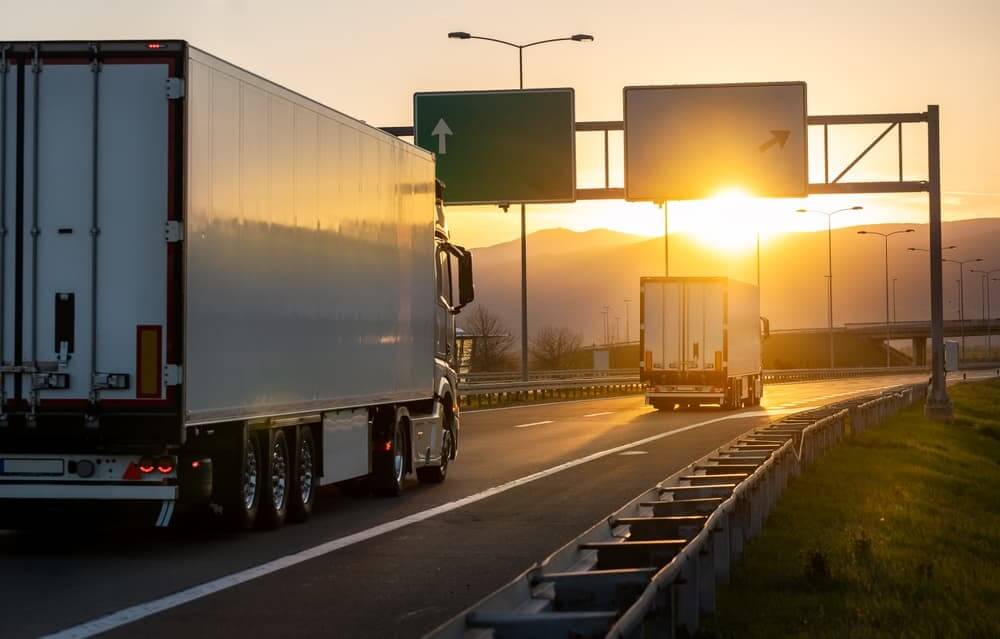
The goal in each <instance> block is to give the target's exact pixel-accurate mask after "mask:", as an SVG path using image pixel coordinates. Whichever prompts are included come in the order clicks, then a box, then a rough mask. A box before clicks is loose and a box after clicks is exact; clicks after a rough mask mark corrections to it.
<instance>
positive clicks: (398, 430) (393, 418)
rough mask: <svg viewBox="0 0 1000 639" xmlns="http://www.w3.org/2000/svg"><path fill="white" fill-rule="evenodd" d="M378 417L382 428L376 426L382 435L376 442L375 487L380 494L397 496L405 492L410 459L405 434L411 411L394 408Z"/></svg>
mask: <svg viewBox="0 0 1000 639" xmlns="http://www.w3.org/2000/svg"><path fill="white" fill-rule="evenodd" d="M379 417H381V421H382V422H383V423H382V427H381V428H377V429H376V432H377V433H380V434H381V436H380V437H379V438H378V439H377V441H376V444H377V445H376V448H375V459H374V460H373V462H372V467H373V471H374V472H373V473H372V475H373V476H372V489H373V490H374V492H375V494H376V495H378V496H380V497H398V496H399V494H400V493H401V492H402V491H403V478H405V477H406V471H407V468H409V461H410V459H409V455H408V454H407V449H408V446H409V440H408V439H407V436H406V421H407V419H406V418H407V417H409V413H407V411H406V409H405V408H398V409H396V410H395V411H391V410H383V411H380V413H379V415H378V416H376V419H379ZM379 444H381V445H379Z"/></svg>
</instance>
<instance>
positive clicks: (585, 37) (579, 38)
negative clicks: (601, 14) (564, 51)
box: [569, 33, 594, 42]
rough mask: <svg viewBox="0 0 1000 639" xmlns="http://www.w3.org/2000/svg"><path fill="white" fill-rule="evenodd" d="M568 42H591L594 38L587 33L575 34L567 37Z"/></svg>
mask: <svg viewBox="0 0 1000 639" xmlns="http://www.w3.org/2000/svg"><path fill="white" fill-rule="evenodd" d="M569 39H570V40H573V41H575V42H593V41H594V36H592V35H590V34H589V33H575V34H573V35H571V36H570V37H569Z"/></svg>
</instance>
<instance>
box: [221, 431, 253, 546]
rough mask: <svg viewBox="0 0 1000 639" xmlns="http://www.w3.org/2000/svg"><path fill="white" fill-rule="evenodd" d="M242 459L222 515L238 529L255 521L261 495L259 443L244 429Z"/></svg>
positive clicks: (244, 527)
mask: <svg viewBox="0 0 1000 639" xmlns="http://www.w3.org/2000/svg"><path fill="white" fill-rule="evenodd" d="M242 457H243V458H242V460H241V461H240V464H239V476H238V477H237V478H236V479H237V481H236V482H235V485H234V486H233V489H232V490H231V491H229V492H230V493H231V495H230V498H229V500H228V503H226V504H225V506H226V508H225V510H226V511H228V512H224V513H223V514H224V515H227V518H228V519H229V521H230V523H231V524H232V525H233V527H235V528H238V529H240V530H250V529H251V528H253V527H254V524H256V523H257V514H258V511H259V510H260V495H261V486H260V483H261V455H260V444H259V442H258V440H257V438H256V437H254V436H253V435H252V434H251V433H250V431H249V430H247V431H246V435H245V439H244V442H243V454H242Z"/></svg>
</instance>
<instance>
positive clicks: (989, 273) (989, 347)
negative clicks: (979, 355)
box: [969, 268, 1000, 359]
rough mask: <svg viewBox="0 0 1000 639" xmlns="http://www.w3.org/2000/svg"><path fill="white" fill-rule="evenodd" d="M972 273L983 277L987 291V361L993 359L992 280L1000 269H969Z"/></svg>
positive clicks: (985, 316)
mask: <svg viewBox="0 0 1000 639" xmlns="http://www.w3.org/2000/svg"><path fill="white" fill-rule="evenodd" d="M969 272H970V273H979V274H980V275H982V277H983V287H984V288H985V289H986V300H985V303H986V307H985V312H984V313H983V317H984V318H985V319H986V359H990V358H991V357H993V335H992V331H991V330H990V329H991V326H990V324H991V323H992V320H991V319H990V316H991V315H992V314H993V309H991V308H990V278H991V276H992V275H993V274H994V273H1000V268H994V269H990V270H988V271H987V270H977V269H969ZM993 281H997V280H995V279H994V280H993Z"/></svg>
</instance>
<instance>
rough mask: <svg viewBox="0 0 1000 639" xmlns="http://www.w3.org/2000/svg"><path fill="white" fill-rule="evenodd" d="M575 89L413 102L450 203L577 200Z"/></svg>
mask: <svg viewBox="0 0 1000 639" xmlns="http://www.w3.org/2000/svg"><path fill="white" fill-rule="evenodd" d="M573 97H574V96H573V89H527V90H513V91H456V92H442V93H417V94H415V95H414V96H413V131H414V139H415V142H416V144H417V146H420V147H423V148H425V149H427V150H428V151H431V152H433V153H435V154H436V155H437V177H438V179H439V180H441V181H442V182H444V184H445V189H444V200H445V202H446V203H447V204H519V203H532V202H572V201H574V200H575V199H576V131H575V127H576V124H575V117H574V112H573Z"/></svg>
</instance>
